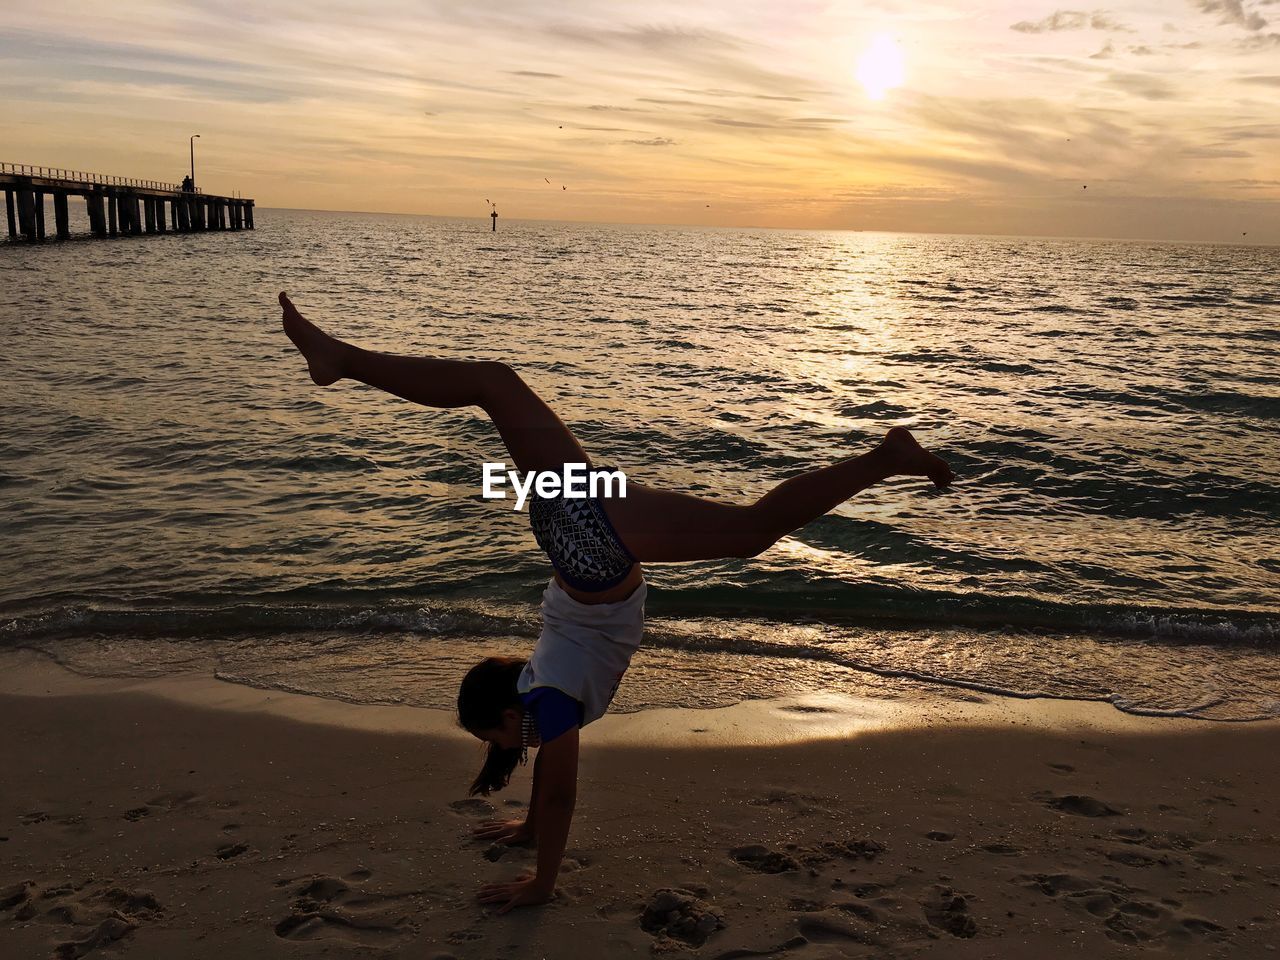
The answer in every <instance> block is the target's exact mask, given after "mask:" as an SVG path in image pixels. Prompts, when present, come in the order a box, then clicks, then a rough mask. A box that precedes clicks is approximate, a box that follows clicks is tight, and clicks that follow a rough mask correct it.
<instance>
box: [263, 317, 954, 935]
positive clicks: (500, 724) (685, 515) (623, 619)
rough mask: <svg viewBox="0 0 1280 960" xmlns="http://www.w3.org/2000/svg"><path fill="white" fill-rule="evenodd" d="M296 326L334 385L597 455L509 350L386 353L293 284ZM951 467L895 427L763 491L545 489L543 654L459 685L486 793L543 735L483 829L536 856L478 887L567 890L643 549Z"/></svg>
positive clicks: (298, 340)
mask: <svg viewBox="0 0 1280 960" xmlns="http://www.w3.org/2000/svg"><path fill="white" fill-rule="evenodd" d="M280 306H281V307H282V308H283V310H284V330H285V333H287V334H288V335H289V339H290V340H292V341H293V343H294V345H295V346H297V348H298V350H299V351H301V353H302V355H303V356H304V357H305V358H306V361H307V366H308V368H309V370H310V373H311V379H312V380H314V381H315V382H316V383H317V384H319V385H321V386H327V385H328V384H331V383H334V382H336V381H338V380H341V379H344V378H348V379H352V380H358V381H360V382H361V383H366V384H369V385H370V386H373V387H377V388H378V389H380V390H385V391H386V392H387V393H392V394H395V395H396V396H398V397H403V398H404V399H405V400H410V401H412V402H414V403H419V404H422V405H423V406H426V407H479V408H480V409H481V410H483V411H484V412H485V413H487V414H488V415H489V418H490V419H491V420H492V421H493V423H494V426H496V427H497V428H498V433H499V434H501V436H502V440H503V442H504V443H505V444H506V447H507V452H508V453H509V454H510V455H511V458H512V460H513V461H514V462H515V465H516V468H517V469H518V470H520V471H522V472H525V473H528V472H537V473H542V472H547V471H553V472H557V473H559V472H561V471H562V469H563V468H564V466H565V465H566V464H585V465H586V468H587V469H589V470H590V469H593V467H592V464H591V458H590V457H588V456H587V454H586V452H585V451H584V450H583V449H582V447H581V445H579V443H578V441H577V439H576V438H575V437H574V435H573V433H572V432H571V431H570V430H569V428H568V427H566V426H565V425H564V424H563V423H562V422H561V421H560V418H559V417H557V416H556V415H555V413H553V412H552V410H551V409H550V408H549V407H548V406H547V405H546V404H545V403H544V402H543V401H542V400H541V399H540V398H539V397H538V395H537V394H536V393H534V392H533V390H532V389H530V387H529V385H528V384H526V383H525V382H524V381H523V380H522V379H520V376H519V374H517V373H516V372H515V371H514V370H513V369H511V367H509V366H507V365H506V364H505V363H498V362H494V361H488V360H475V361H473V360H443V359H436V358H427V357H403V356H394V355H391V354H385V353H375V352H373V351H370V350H363V349H361V348H360V347H357V346H354V345H352V344H349V343H345V342H343V341H341V340H338V339H336V338H334V337H331V336H329V335H328V334H326V333H324V332H323V331H321V330H320V329H319V328H318V327H316V326H315V325H314V324H312V323H311V322H310V321H308V320H307V319H305V318H304V317H303V316H302V315H301V314H299V313H298V311H297V310H296V309H294V306H293V304H292V303H291V302H290V301H289V298H288V297H287V296H286V295H285V294H284V293H281V294H280ZM904 475H906V476H924V477H928V478H929V479H930V480H932V481H933V482H934V484H936V485H937V486H938V487H945V486H946V485H947V484H948V483H950V482H951V480H952V473H951V470H950V468H948V466H947V464H946V463H945V462H944V461H943V460H941V459H940V458H939V457H936V456H934V455H933V454H931V453H929V452H928V451H926V450H925V449H924V448H923V447H921V446H920V444H918V443H917V442H916V441H915V439H914V438H913V437H912V436H911V434H910V433H909V432H907V430H906V429H904V428H902V427H894V428H893V429H892V430H890V431H889V432H888V434H887V435H886V436H885V438H884V439H883V440H882V441H881V442H880V443H879V445H877V446H876V447H874V448H873V449H871V450H868V451H867V452H866V453H864V454H862V455H861V456H857V457H851V458H849V459H846V460H841V461H840V462H838V463H834V464H832V465H830V466H827V467H822V468H821V469H818V470H812V471H810V472H808V473H803V474H801V475H799V476H796V477H792V478H790V479H789V480H786V481H784V482H783V483H781V484H779V485H778V486H776V487H774V488H773V489H772V490H771V491H769V492H768V493H767V494H765V495H764V496H763V497H761V498H760V499H759V500H757V501H756V502H755V503H750V504H741V505H738V504H728V503H717V502H715V501H712V500H704V499H702V498H701V497H695V496H690V495H689V494H684V493H676V492H673V491H669V490H657V489H654V488H652V487H646V486H642V485H641V484H638V483H632V482H627V484H626V495H625V496H614V497H603V496H601V497H593V496H588V497H584V498H571V497H566V496H555V497H544V496H539V497H535V498H533V499H532V500H531V502H530V508H529V518H530V522H531V524H532V526H533V531H534V536H535V538H536V539H537V541H538V545H539V546H540V547H541V548H542V549H543V550H544V551H546V553H547V556H548V558H549V559H550V561H551V565H552V567H553V568H554V569H555V575H554V576H553V577H552V579H551V581H550V582H549V583H548V584H547V588H546V590H545V592H544V593H543V595H542V622H543V626H542V632H541V634H540V635H539V637H538V642H537V644H536V645H535V647H534V650H533V653H532V654H531V655H530V658H529V659H528V660H527V661H525V660H518V659H512V658H503V657H489V658H487V659H485V660H483V661H481V662H480V663H478V664H476V666H474V667H472V668H471V670H470V671H469V672H468V673H467V675H466V676H465V677H464V679H463V681H462V685H461V688H460V690H459V693H458V722H459V724H460V725H461V726H462V727H463V728H465V729H466V730H468V731H469V732H470V733H472V734H473V735H474V736H476V737H477V738H478V739H480V740H481V741H485V742H487V743H488V744H489V747H488V752H487V755H486V760H485V764H484V767H483V769H482V770H481V771H480V774H479V776H478V777H477V778H476V780H475V782H474V783H473V784H472V786H471V790H470V792H471V793H472V794H476V793H483V794H485V795H486V796H487V795H488V794H489V791H490V790H499V789H501V788H503V787H505V786H506V785H507V783H508V781H509V780H510V778H511V774H512V772H513V771H514V769H515V767H516V765H517V763H523V762H525V760H526V757H527V753H526V750H527V748H528V747H531V746H532V747H538V748H540V749H539V750H538V753H537V756H536V759H535V762H534V769H533V795H532V797H531V799H530V803H529V813H528V816H527V817H526V818H525V819H524V820H523V821H519V820H516V821H506V822H498V821H490V822H488V823H485V824H483V825H481V826H480V827H478V828H476V831H475V832H476V835H477V836H479V837H482V838H485V839H491V840H494V841H497V842H503V843H522V842H527V841H531V840H532V841H536V843H537V870H536V872H535V873H533V874H526V875H525V876H522V877H520V878H519V879H518V880H516V881H514V882H512V883H505V884H492V885H488V886H486V887H483V888H482V889H481V890H480V892H479V899H480V901H481V902H482V903H496V904H500V905H501V906H500V909H499V912H500V913H505V912H507V911H508V910H510V909H511V908H512V907H515V906H520V905H524V904H537V903H545V902H546V901H548V900H550V899H551V897H552V896H553V894H554V891H555V879H556V875H557V874H558V873H559V870H560V862H561V860H562V858H563V856H564V849H565V843H566V841H567V839H568V835H569V823H570V821H571V819H572V817H573V808H574V803H575V800H576V795H577V774H578V730H579V728H580V727H583V726H586V725H587V724H589V723H591V722H592V721H594V720H597V719H599V718H600V717H601V716H602V715H603V714H604V713H605V711H606V710H607V709H608V707H609V703H610V702H611V701H612V699H613V695H614V693H615V691H616V690H617V688H618V684H619V683H620V682H621V681H622V676H623V674H624V673H625V672H626V669H627V665H628V664H629V663H630V661H631V657H632V655H633V654H634V653H635V651H636V649H637V648H638V647H639V646H640V639H641V632H642V630H643V626H644V600H645V595H646V592H647V587H646V585H645V581H644V577H643V575H642V573H641V566H640V565H641V564H642V563H676V562H682V561H692V560H718V559H721V558H725V557H754V556H756V555H757V554H759V553H761V552H762V551H764V550H766V549H768V548H769V547H770V546H771V545H773V544H774V543H776V542H777V541H778V540H779V539H781V538H782V537H784V536H786V535H787V534H789V533H791V532H792V531H794V530H798V529H799V528H800V527H803V526H804V525H805V524H807V523H808V522H809V521H811V520H814V519H816V518H818V517H820V516H822V515H823V514H825V513H827V511H829V510H831V509H833V508H835V507H836V506H838V505H839V504H841V503H843V502H844V501H845V500H847V499H849V498H850V497H851V496H853V495H854V494H855V493H857V492H858V491H860V490H865V489H866V488H867V487H870V486H872V485H873V484H876V483H879V482H880V481H881V480H884V479H886V478H888V477H894V476H904Z"/></svg>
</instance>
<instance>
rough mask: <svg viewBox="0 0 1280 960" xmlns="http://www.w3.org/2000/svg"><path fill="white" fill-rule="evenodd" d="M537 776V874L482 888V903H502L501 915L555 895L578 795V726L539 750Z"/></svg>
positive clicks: (535, 765) (535, 793)
mask: <svg viewBox="0 0 1280 960" xmlns="http://www.w3.org/2000/svg"><path fill="white" fill-rule="evenodd" d="M544 756H545V759H544ZM534 777H535V787H534V797H533V801H532V803H531V806H530V816H531V817H532V815H533V812H534V810H535V809H536V811H537V818H538V819H537V826H536V829H537V843H538V868H537V872H536V873H535V874H534V875H533V876H528V875H527V874H526V875H525V876H523V877H521V878H520V879H519V880H516V881H514V882H513V883H495V884H489V885H487V886H484V887H482V888H481V889H480V894H479V899H480V902H481V903H494V904H501V906H500V907H499V908H498V913H506V912H507V911H508V910H510V909H511V908H512V907H518V906H523V905H527V904H538V903H546V902H547V901H548V900H550V899H551V898H552V896H553V895H554V894H555V889H556V876H557V874H559V872H560V863H561V861H562V860H563V859H564V848H565V844H566V843H567V842H568V839H569V824H570V822H571V821H572V820H573V808H574V804H575V803H576V801H577V794H578V728H577V727H573V728H572V729H570V730H568V731H567V732H565V733H562V734H560V735H559V736H558V737H556V738H555V739H554V740H552V741H551V742H549V743H544V744H543V745H542V746H541V747H539V748H538V756H537V760H535V762H534Z"/></svg>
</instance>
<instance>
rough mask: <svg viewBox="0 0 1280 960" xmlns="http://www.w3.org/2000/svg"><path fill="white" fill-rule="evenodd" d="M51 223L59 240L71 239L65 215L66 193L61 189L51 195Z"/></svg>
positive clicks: (67, 219) (69, 227)
mask: <svg viewBox="0 0 1280 960" xmlns="http://www.w3.org/2000/svg"><path fill="white" fill-rule="evenodd" d="M53 224H54V230H55V231H56V233H57V237H58V239H59V240H70V239H71V226H70V221H69V218H68V216H67V195H66V194H65V193H63V192H62V191H61V190H59V191H58V192H57V193H55V194H54V195H53Z"/></svg>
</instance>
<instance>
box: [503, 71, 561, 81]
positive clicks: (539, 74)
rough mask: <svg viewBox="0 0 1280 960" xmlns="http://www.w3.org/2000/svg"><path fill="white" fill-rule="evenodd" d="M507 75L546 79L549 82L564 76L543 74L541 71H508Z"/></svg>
mask: <svg viewBox="0 0 1280 960" xmlns="http://www.w3.org/2000/svg"><path fill="white" fill-rule="evenodd" d="M507 73H509V74H511V76H513V77H545V78H546V79H548V80H559V79H561V78H562V77H563V76H564V74H562V73H543V72H542V71H541V70H508V71H507Z"/></svg>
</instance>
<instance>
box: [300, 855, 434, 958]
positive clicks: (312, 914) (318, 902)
mask: <svg viewBox="0 0 1280 960" xmlns="http://www.w3.org/2000/svg"><path fill="white" fill-rule="evenodd" d="M360 875H362V878H361V879H359V880H357V879H354V878H356V877H357V876H360ZM370 876H372V871H370V870H368V869H366V868H363V867H360V868H357V869H356V870H353V871H351V873H350V874H348V877H351V878H353V880H352V882H356V883H359V882H362V880H364V879H368V878H369V877H370ZM296 892H297V897H296V899H295V900H294V902H293V910H292V912H291V913H290V914H289V915H288V916H287V917H285V918H284V919H283V920H281V921H280V922H279V923H277V924H276V926H275V933H276V936H277V937H281V938H282V939H286V940H340V941H343V942H345V943H348V944H350V945H352V946H361V947H389V946H391V945H392V944H394V943H395V942H396V941H397V940H399V939H400V938H402V937H403V936H405V935H407V934H410V933H412V932H413V925H412V922H411V917H412V914H413V909H412V907H411V906H410V905H408V904H402V903H400V902H399V901H403V900H406V899H408V898H409V897H411V896H413V894H412V893H403V894H379V893H370V892H365V891H361V890H357V889H355V888H353V887H352V886H351V883H349V882H348V881H347V880H341V879H339V878H338V877H330V876H315V877H311V878H309V879H308V880H307V881H306V882H304V883H303V884H302V885H301V886H300V887H299V888H298V889H297V891H296Z"/></svg>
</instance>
